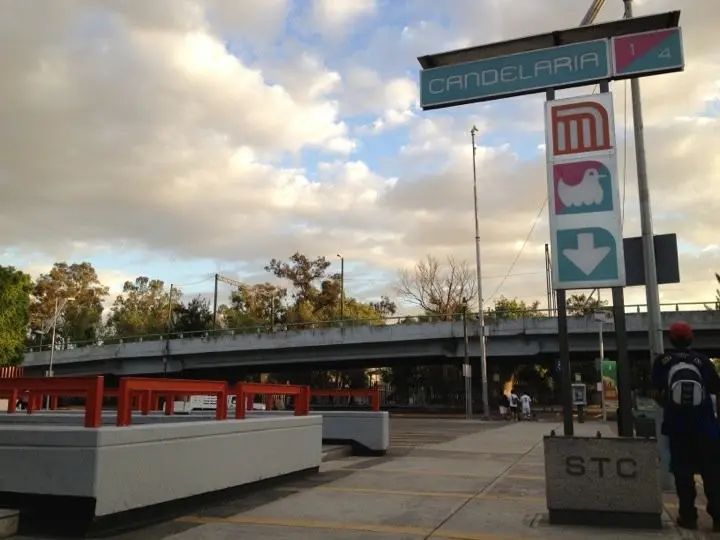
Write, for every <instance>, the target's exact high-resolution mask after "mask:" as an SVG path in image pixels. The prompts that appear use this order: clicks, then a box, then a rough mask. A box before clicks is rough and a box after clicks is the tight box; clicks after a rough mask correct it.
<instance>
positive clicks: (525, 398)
mask: <svg viewBox="0 0 720 540" xmlns="http://www.w3.org/2000/svg"><path fill="white" fill-rule="evenodd" d="M531 403H532V398H531V397H530V396H529V395H528V393H527V392H523V393H522V394H521V395H520V405H521V406H522V416H523V420H531V419H532V413H531V411H530V404H531Z"/></svg>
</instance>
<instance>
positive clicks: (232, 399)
mask: <svg viewBox="0 0 720 540" xmlns="http://www.w3.org/2000/svg"><path fill="white" fill-rule="evenodd" d="M236 401H237V397H236V396H228V409H234V408H235V404H236ZM216 409H217V397H216V396H190V397H188V398H185V399H183V400H180V401H178V400H175V413H176V414H190V413H191V412H193V411H214V410H216ZM253 410H254V411H264V410H265V404H264V403H253Z"/></svg>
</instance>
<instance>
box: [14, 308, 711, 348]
mask: <svg viewBox="0 0 720 540" xmlns="http://www.w3.org/2000/svg"><path fill="white" fill-rule="evenodd" d="M660 307H661V309H662V311H663V312H670V311H675V312H695V311H711V310H715V311H720V304H718V303H717V302H716V301H715V300H713V301H711V302H675V303H670V304H660ZM602 309H603V310H606V311H607V310H612V307H611V306H609V307H603V308H602ZM646 311H647V305H646V304H631V305H626V306H625V313H628V314H631V313H645V312H646ZM467 316H468V325H469V326H474V325H476V324H477V320H478V312H468V314H467ZM556 316H557V313H556V312H555V310H548V309H528V310H526V311H517V310H515V311H512V312H507V313H505V312H502V311H494V310H493V311H487V312H486V313H485V324H486V325H488V326H493V325H497V324H502V323H503V322H504V321H509V320H518V319H530V320H535V319H553V320H555V318H556ZM590 316H591V314H590V313H587V314H583V315H581V316H570V317H569V319H570V320H573V319H577V318H581V319H584V318H586V317H590ZM449 319H450V320H453V321H462V313H456V314H454V315H450V316H448V315H414V316H413V315H410V316H408V315H406V316H401V317H377V318H374V319H343V320H330V321H313V322H299V323H289V324H274V325H271V324H264V325H259V326H241V327H238V328H218V329H216V330H198V331H191V332H186V331H183V332H179V331H169V332H165V333H159V334H138V335H132V336H122V337H113V336H104V337H102V338H98V339H94V340H89V341H71V342H68V343H67V344H63V343H59V344H56V347H55V350H56V351H59V350H74V349H78V348H83V347H101V346H111V345H122V344H126V343H142V342H146V341H168V340H175V339H188V338H196V337H200V338H212V337H221V336H227V335H240V334H275V333H282V332H285V333H287V332H301V331H308V330H320V329H324V328H356V327H358V326H389V325H393V324H403V325H405V324H425V323H436V322H446V321H448V320H449ZM50 348H51V344H49V343H45V344H39V345H34V346H31V347H28V348H27V352H28V353H34V352H40V351H49V350H50Z"/></svg>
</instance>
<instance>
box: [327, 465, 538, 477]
mask: <svg viewBox="0 0 720 540" xmlns="http://www.w3.org/2000/svg"><path fill="white" fill-rule="evenodd" d="M334 470H338V471H353V472H360V473H371V474H407V475H413V476H447V477H450V478H487V479H488V480H494V479H495V478H496V476H492V475H487V474H475V473H471V472H448V471H436V470H415V469H385V468H383V469H376V468H371V469H363V468H361V467H343V468H341V469H334ZM505 478H515V479H517V480H545V477H544V476H530V475H518V474H509V475H507V476H504V477H503V479H505Z"/></svg>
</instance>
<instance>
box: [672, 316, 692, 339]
mask: <svg viewBox="0 0 720 540" xmlns="http://www.w3.org/2000/svg"><path fill="white" fill-rule="evenodd" d="M670 339H671V340H679V341H692V340H693V331H692V326H690V325H689V324H688V323H686V322H685V321H678V322H676V323H673V324H672V325H671V326H670Z"/></svg>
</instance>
